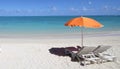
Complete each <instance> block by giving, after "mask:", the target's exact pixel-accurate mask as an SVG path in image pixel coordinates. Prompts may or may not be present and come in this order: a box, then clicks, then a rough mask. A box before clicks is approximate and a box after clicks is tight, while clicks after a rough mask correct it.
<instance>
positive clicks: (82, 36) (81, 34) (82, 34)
mask: <svg viewBox="0 0 120 69" xmlns="http://www.w3.org/2000/svg"><path fill="white" fill-rule="evenodd" d="M81 46H82V47H83V27H82V28H81Z"/></svg>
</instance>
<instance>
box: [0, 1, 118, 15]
mask: <svg viewBox="0 0 120 69" xmlns="http://www.w3.org/2000/svg"><path fill="white" fill-rule="evenodd" d="M14 15H15V16H18V15H20V16H24V15H25V16H34V15H35V16H36V15H37V16H51V15H53V16H54V15H120V0H0V16H14Z"/></svg>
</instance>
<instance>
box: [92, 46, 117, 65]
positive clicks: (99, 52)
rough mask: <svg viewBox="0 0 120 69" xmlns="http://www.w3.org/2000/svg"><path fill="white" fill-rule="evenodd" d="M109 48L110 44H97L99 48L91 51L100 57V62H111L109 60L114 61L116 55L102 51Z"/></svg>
mask: <svg viewBox="0 0 120 69" xmlns="http://www.w3.org/2000/svg"><path fill="white" fill-rule="evenodd" d="M109 48H111V46H102V45H101V46H99V48H97V49H95V50H94V51H93V53H94V54H95V55H96V56H97V57H99V58H101V59H102V63H103V62H107V61H108V62H111V61H116V57H115V56H111V55H110V54H107V53H104V51H106V50H107V49H109Z"/></svg>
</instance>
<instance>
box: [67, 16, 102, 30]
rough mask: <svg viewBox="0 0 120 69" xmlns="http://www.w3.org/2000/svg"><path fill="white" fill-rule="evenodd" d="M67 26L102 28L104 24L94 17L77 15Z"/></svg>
mask: <svg viewBox="0 0 120 69" xmlns="http://www.w3.org/2000/svg"><path fill="white" fill-rule="evenodd" d="M65 26H71V27H74V26H80V27H85V28H100V27H103V25H102V24H100V23H99V22H97V21H96V20H94V19H92V18H87V17H77V18H73V19H71V20H69V21H68V22H67V23H66V24H65Z"/></svg>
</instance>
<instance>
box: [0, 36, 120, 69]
mask: <svg viewBox="0 0 120 69" xmlns="http://www.w3.org/2000/svg"><path fill="white" fill-rule="evenodd" d="M119 42H120V36H119V35H118V36H116V35H115V36H99V37H98V36H96V37H85V38H84V45H85V46H98V45H110V46H112V48H111V49H109V50H108V51H107V52H109V53H110V54H112V55H115V56H116V57H117V62H108V63H103V64H93V65H88V66H80V63H78V62H72V61H71V58H70V57H67V56H57V55H54V54H51V53H50V51H49V50H50V49H51V48H61V47H69V46H77V45H80V44H81V39H80V38H52V39H51V38H46V39H42V38H19V37H18V38H7V37H6V38H3V37H2V38H0V48H1V53H0V69H56V68H57V69H80V68H81V69H86V68H87V69H103V68H104V69H119V68H120V50H119V49H120V43H119Z"/></svg>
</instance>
